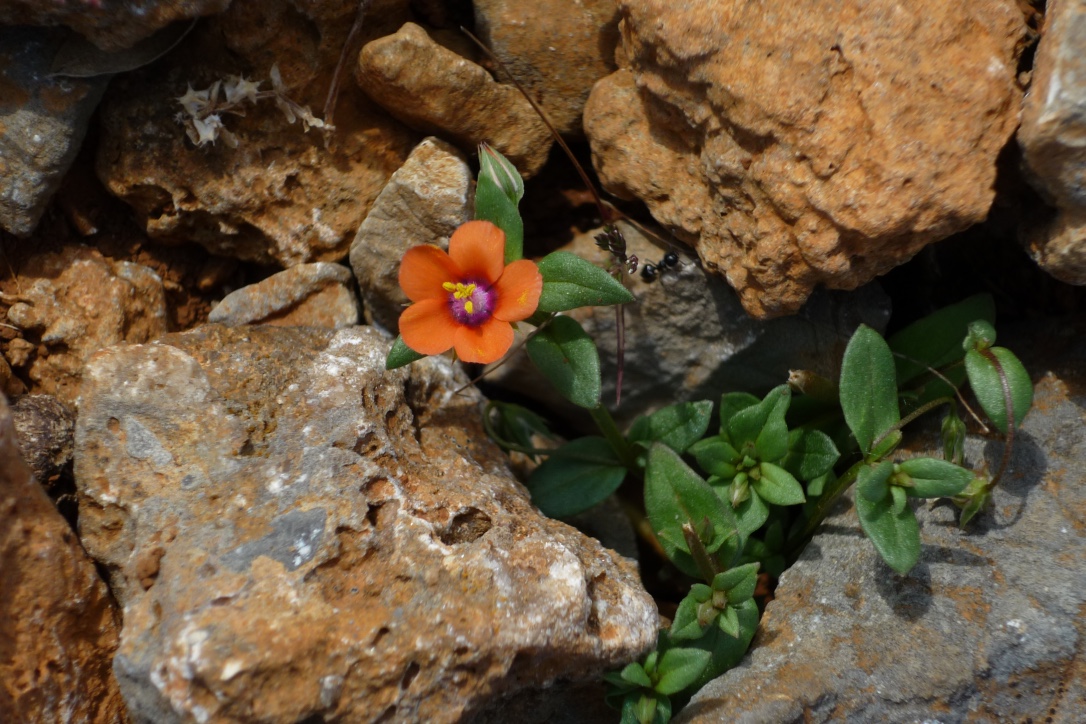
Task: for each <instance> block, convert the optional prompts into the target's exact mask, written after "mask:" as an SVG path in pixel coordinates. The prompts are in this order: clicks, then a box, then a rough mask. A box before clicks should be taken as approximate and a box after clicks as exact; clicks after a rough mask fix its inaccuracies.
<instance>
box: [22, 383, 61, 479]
mask: <svg viewBox="0 0 1086 724" xmlns="http://www.w3.org/2000/svg"><path fill="white" fill-rule="evenodd" d="M11 417H12V422H13V424H14V425H15V437H16V440H17V441H18V443H19V449H20V450H21V451H22V453H23V460H24V461H25V462H26V464H27V466H28V467H29V468H30V472H31V473H32V474H33V475H34V478H35V479H36V480H37V481H38V482H39V483H41V484H42V485H43V486H45V487H46V488H49V487H50V486H51V485H52V483H53V482H55V480H56V478H57V477H58V476H59V475H60V473H61V471H62V470H63V469H64V467H65V466H66V465H67V464H68V463H70V462H71V461H72V448H73V446H74V443H75V415H73V414H72V411H71V410H69V409H68V407H67V406H66V405H65V404H64V403H62V402H61V401H60V400H58V399H57V398H55V397H53V396H52V395H23V396H22V397H20V398H19V399H18V400H16V401H15V404H13V405H12V406H11Z"/></svg>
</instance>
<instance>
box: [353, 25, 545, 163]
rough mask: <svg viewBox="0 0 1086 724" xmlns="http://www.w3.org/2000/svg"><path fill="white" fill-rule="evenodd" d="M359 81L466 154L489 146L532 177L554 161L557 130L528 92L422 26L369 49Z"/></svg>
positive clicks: (416, 125) (375, 96) (361, 59)
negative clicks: (551, 157) (551, 156)
mask: <svg viewBox="0 0 1086 724" xmlns="http://www.w3.org/2000/svg"><path fill="white" fill-rule="evenodd" d="M356 75H357V79H358V83H359V85H361V86H362V89H363V90H365V91H366V93H368V94H369V96H370V97H371V98H373V100H375V101H376V102H377V103H380V104H381V105H382V106H384V107H385V108H386V109H388V112H389V113H391V114H392V115H394V116H395V117H396V118H398V119H400V120H401V121H403V122H404V123H406V124H407V125H409V126H411V127H412V128H414V129H416V130H418V131H421V132H423V133H431V134H435V135H438V136H443V137H445V138H447V139H449V140H452V141H454V142H456V143H457V144H458V145H459V146H460V147H461V148H464V149H465V150H475V148H476V147H477V146H478V145H479V144H480V143H481V142H483V141H486V142H487V143H489V144H490V145H491V146H493V147H494V148H495V149H497V150H498V151H500V152H501V153H502V154H504V155H505V156H507V157H508V158H509V160H510V161H511V162H512V163H513V165H515V166H516V167H517V170H518V171H520V173H521V175H522V176H524V177H525V178H529V177H531V176H534V175H535V174H536V172H538V171H539V169H540V168H541V167H542V166H543V164H544V162H546V160H547V153H548V152H549V151H550V147H551V144H552V142H553V141H552V139H551V135H550V130H549V129H548V128H547V126H546V125H545V124H544V123H543V120H542V119H541V118H540V117H539V116H538V115H537V114H536V112H535V110H534V109H533V108H532V106H531V104H530V103H529V102H528V101H527V100H526V99H525V98H524V96H522V95H521V94H520V91H518V90H517V89H516V88H515V87H513V86H509V85H503V84H501V83H498V82H497V81H495V80H494V79H493V78H492V77H491V76H490V73H488V72H487V71H486V69H485V68H483V67H482V66H479V65H476V64H475V63H473V62H472V61H470V60H468V59H467V58H464V57H462V56H460V55H457V54H456V53H455V52H453V51H452V50H449V49H448V48H446V47H444V46H442V45H439V44H438V43H437V42H436V41H434V40H433V39H432V38H431V37H430V36H429V35H428V34H427V33H426V31H425V30H424V29H422V28H421V27H420V26H418V25H415V24H414V23H406V24H405V25H404V26H403V27H402V28H400V30H399V31H398V32H397V33H395V34H394V35H389V36H387V37H384V38H380V39H378V40H375V41H373V42H371V43H368V44H367V45H366V46H365V47H364V48H362V53H361V54H360V55H359V56H358V68H357V72H356Z"/></svg>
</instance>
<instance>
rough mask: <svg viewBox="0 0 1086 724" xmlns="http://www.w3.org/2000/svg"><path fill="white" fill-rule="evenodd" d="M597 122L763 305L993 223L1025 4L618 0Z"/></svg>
mask: <svg viewBox="0 0 1086 724" xmlns="http://www.w3.org/2000/svg"><path fill="white" fill-rule="evenodd" d="M620 12H621V14H622V17H623V20H622V28H623V36H622V38H623V56H624V57H625V61H624V63H625V66H624V68H623V69H622V70H620V71H618V72H617V73H615V74H613V75H611V76H609V77H607V78H605V79H603V80H601V81H600V82H599V83H597V85H596V86H595V88H594V89H593V92H592V95H591V97H590V98H589V102H588V105H587V106H586V108H585V131H586V133H587V135H588V136H589V139H590V141H591V143H592V148H593V157H594V161H595V163H596V166H597V169H598V170H599V172H600V174H601V177H602V178H603V181H604V184H605V186H606V187H607V188H608V189H610V190H612V191H613V192H615V193H617V194H619V195H621V196H625V197H631V196H635V197H638V198H641V199H643V200H644V201H645V202H646V203H647V204H648V205H649V208H650V209H651V210H652V212H653V214H654V215H655V216H656V218H657V219H658V220H659V221H661V222H662V223H664V224H665V225H667V226H668V227H669V228H671V229H672V230H673V231H674V232H675V233H676V234H677V235H678V236H680V237H681V238H682V239H683V240H685V241H687V242H689V243H690V244H692V245H694V246H696V248H697V250H698V254H699V255H700V256H701V258H702V259H703V261H704V262H705V264H706V266H707V267H708V268H710V269H712V270H714V271H717V272H719V273H721V274H723V275H725V276H726V277H727V279H728V281H729V282H730V283H731V284H732V286H733V287H735V288H736V290H737V291H738V292H739V294H740V297H741V299H742V302H743V306H744V308H746V310H747V311H748V312H750V313H751V314H752V315H754V316H757V317H768V316H775V315H780V314H785V313H789V312H793V311H795V310H796V309H797V308H798V307H799V306H800V304H802V302H803V300H804V299H806V298H807V296H808V295H809V294H810V292H811V290H812V289H813V288H814V287H815V286H816V285H820V284H821V285H825V286H828V287H831V288H839V289H851V288H855V287H857V286H859V285H860V284H862V283H864V282H866V281H868V280H870V279H872V278H873V277H875V276H877V275H879V274H881V273H883V272H886V271H888V270H889V269H891V268H893V267H894V266H896V265H897V264H900V263H901V262H903V261H905V260H907V259H909V258H910V257H912V256H913V255H914V254H915V253H916V252H917V251H918V250H920V249H921V248H922V247H923V246H924V245H926V244H929V243H932V242H934V241H938V240H939V239H942V238H944V237H946V236H948V235H949V234H952V233H954V232H956V231H960V230H962V229H964V228H965V227H967V226H969V225H971V224H973V223H976V222H978V221H980V220H982V219H984V218H985V216H986V215H987V213H988V208H989V206H990V204H991V201H992V198H993V196H994V190H993V181H994V178H995V173H996V169H995V160H996V157H997V155H998V154H999V152H1000V150H1001V149H1002V148H1003V146H1004V145H1005V144H1006V142H1007V140H1008V139H1009V138H1010V136H1011V134H1012V133H1013V131H1014V128H1015V126H1016V124H1017V122H1018V106H1019V102H1020V100H1021V96H1022V93H1021V90H1020V88H1019V87H1018V85H1017V83H1016V76H1015V72H1016V62H1017V57H1016V52H1017V51H1016V48H1017V43H1018V41H1019V39H1020V38H1021V37H1022V35H1023V33H1024V30H1025V24H1024V21H1023V16H1022V13H1021V11H1020V10H1019V9H1018V7H1017V5H1016V3H1015V2H1013V0H984V1H983V2H977V3H957V4H954V3H949V4H948V3H934V2H932V3H927V4H924V3H910V4H908V5H902V4H900V3H897V2H892V1H891V0H875V1H873V2H855V1H852V2H845V3H840V2H830V1H829V0H800V1H799V2H796V1H794V0H770V1H769V2H763V3H746V2H739V1H738V0H725V1H723V2H721V1H719V0H696V1H695V2H687V3H680V4H675V3H671V2H667V1H666V0H624V1H623V2H621V3H620Z"/></svg>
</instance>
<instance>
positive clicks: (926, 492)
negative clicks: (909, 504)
mask: <svg viewBox="0 0 1086 724" xmlns="http://www.w3.org/2000/svg"><path fill="white" fill-rule="evenodd" d="M897 467H898V470H899V471H900V472H903V473H905V474H906V475H908V476H909V479H910V480H911V481H912V487H909V488H905V492H906V493H907V494H908V495H910V496H912V497H914V498H943V497H951V496H954V495H957V494H958V493H960V492H962V491H963V490H965V486H967V485H969V483H970V482H971V481H972V480H973V473H972V471H970V470H966V469H965V468H961V467H958V466H957V465H955V464H954V463H950V462H947V461H946V460H936V459H935V458H913V459H911V460H906V461H904V462H903V463H901V464H899V465H898V466H897Z"/></svg>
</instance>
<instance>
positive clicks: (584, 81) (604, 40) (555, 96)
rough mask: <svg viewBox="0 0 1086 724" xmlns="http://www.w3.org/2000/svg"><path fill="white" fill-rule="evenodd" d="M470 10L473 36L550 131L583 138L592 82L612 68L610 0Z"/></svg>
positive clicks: (495, 3)
mask: <svg viewBox="0 0 1086 724" xmlns="http://www.w3.org/2000/svg"><path fill="white" fill-rule="evenodd" d="M472 7H473V9H474V10H475V30H476V33H477V34H478V35H479V38H480V39H481V40H482V41H483V43H485V44H486V46H487V47H488V48H490V50H491V52H493V53H494V54H495V55H496V56H498V58H500V59H501V61H502V64H503V65H504V66H505V68H506V70H508V71H509V73H511V74H512V75H513V76H515V77H516V79H517V80H518V81H520V84H521V85H523V86H524V87H525V90H527V91H528V93H529V94H531V95H532V98H533V99H534V100H535V101H536V102H537V103H539V105H540V106H542V107H543V110H544V111H546V113H547V117H548V118H549V119H550V121H551V123H553V124H554V126H555V129H556V130H557V131H558V132H559V133H563V134H569V135H574V136H581V135H583V133H584V130H583V128H582V126H581V114H582V113H583V111H584V104H585V101H586V100H588V94H589V92H590V91H591V90H592V84H593V83H595V82H596V81H597V80H599V79H600V78H602V77H604V76H605V75H608V74H609V73H611V72H613V71H614V70H615V46H616V45H617V44H618V12H617V11H618V8H617V7H616V3H615V0H547V1H546V2H534V3H521V2H515V0H475V2H473V3H472ZM498 77H499V79H501V80H503V81H504V80H505V77H504V75H503V74H501V73H499V74H498ZM505 82H508V81H505Z"/></svg>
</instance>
